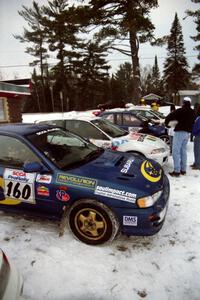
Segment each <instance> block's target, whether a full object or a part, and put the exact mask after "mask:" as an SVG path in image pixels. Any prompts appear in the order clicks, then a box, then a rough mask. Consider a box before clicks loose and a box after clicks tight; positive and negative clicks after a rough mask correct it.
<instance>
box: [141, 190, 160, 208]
mask: <svg viewBox="0 0 200 300" xmlns="http://www.w3.org/2000/svg"><path fill="white" fill-rule="evenodd" d="M161 194H162V191H159V192H156V193H155V194H153V195H151V196H148V197H144V198H139V199H138V200H137V205H138V206H139V207H140V208H146V207H150V206H152V205H154V203H155V202H156V201H157V200H158V199H159V198H160V196H161Z"/></svg>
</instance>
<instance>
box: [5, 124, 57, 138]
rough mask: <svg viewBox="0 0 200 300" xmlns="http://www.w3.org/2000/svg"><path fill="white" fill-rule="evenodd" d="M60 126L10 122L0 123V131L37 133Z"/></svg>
mask: <svg viewBox="0 0 200 300" xmlns="http://www.w3.org/2000/svg"><path fill="white" fill-rule="evenodd" d="M57 127H58V126H55V125H49V124H32V123H31V124H30V123H28V124H27V123H8V124H2V125H0V133H10V134H16V135H21V136H26V135H29V134H33V133H36V132H38V131H43V130H47V129H51V128H57Z"/></svg>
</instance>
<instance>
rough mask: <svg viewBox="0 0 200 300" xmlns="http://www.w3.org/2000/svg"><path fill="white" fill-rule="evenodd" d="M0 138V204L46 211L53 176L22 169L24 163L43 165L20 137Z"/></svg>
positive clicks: (5, 136)
mask: <svg viewBox="0 0 200 300" xmlns="http://www.w3.org/2000/svg"><path fill="white" fill-rule="evenodd" d="M0 140H1V151H0V205H6V206H7V207H8V208H9V207H10V208H13V207H15V208H17V209H18V208H20V209H21V208H23V209H30V208H31V210H33V211H34V210H40V208H41V209H42V210H46V208H47V211H48V204H50V203H51V202H52V200H51V197H50V193H51V185H50V184H51V181H52V175H50V174H49V173H48V172H47V174H45V173H43V174H40V173H39V172H37V171H35V172H34V171H33V172H32V171H31V172H25V171H24V164H26V163H35V164H38V165H41V166H42V164H43V162H42V160H41V158H40V157H39V156H38V155H37V154H36V153H35V152H34V151H33V150H32V149H31V148H30V147H29V146H28V144H26V143H25V142H24V141H23V140H21V139H18V138H16V137H13V136H8V135H0Z"/></svg>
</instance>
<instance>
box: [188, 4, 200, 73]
mask: <svg viewBox="0 0 200 300" xmlns="http://www.w3.org/2000/svg"><path fill="white" fill-rule="evenodd" d="M191 1H192V2H194V3H197V4H198V3H200V0H191ZM186 13H187V14H188V15H189V16H192V17H194V22H195V24H196V30H197V34H196V36H192V37H191V38H192V39H193V40H194V41H195V42H200V9H197V10H195V11H191V10H187V11H186ZM194 50H197V51H198V55H197V59H198V60H199V63H196V64H195V65H194V67H193V75H194V77H195V78H200V43H199V44H198V45H197V46H196V47H195V48H194Z"/></svg>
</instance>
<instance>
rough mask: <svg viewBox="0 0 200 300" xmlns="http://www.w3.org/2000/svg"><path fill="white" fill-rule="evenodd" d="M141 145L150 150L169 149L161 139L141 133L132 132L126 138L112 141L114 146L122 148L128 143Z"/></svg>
mask: <svg viewBox="0 0 200 300" xmlns="http://www.w3.org/2000/svg"><path fill="white" fill-rule="evenodd" d="M130 142H133V143H136V142H137V143H139V144H141V145H145V146H147V147H148V148H149V149H155V148H167V145H166V143H165V142H164V141H162V140H161V139H160V138H157V137H155V136H152V135H149V134H143V133H139V132H132V133H129V134H127V135H126V136H123V137H119V138H114V139H113V140H112V146H117V147H119V146H121V145H124V144H126V143H130Z"/></svg>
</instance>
